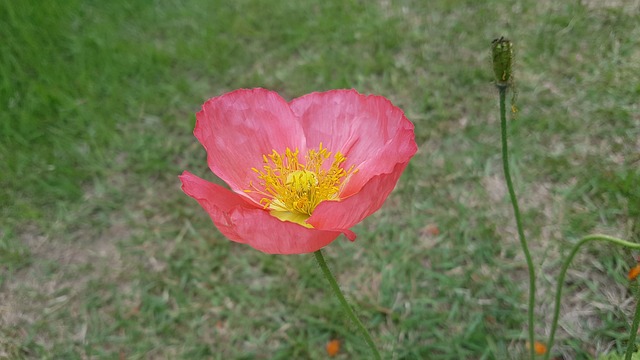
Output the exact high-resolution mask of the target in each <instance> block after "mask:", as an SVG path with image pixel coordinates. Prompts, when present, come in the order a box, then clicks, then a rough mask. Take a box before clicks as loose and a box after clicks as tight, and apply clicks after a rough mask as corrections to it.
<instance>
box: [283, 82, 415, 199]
mask: <svg viewBox="0 0 640 360" xmlns="http://www.w3.org/2000/svg"><path fill="white" fill-rule="evenodd" d="M290 106H291V109H292V110H293V112H294V113H295V114H296V115H297V116H298V117H300V121H301V123H302V127H303V128H304V132H305V136H306V140H307V147H308V148H316V147H317V146H318V144H319V143H322V144H323V146H324V147H326V148H327V149H329V150H330V151H332V152H334V153H335V152H337V151H340V152H341V153H342V154H343V155H345V156H346V158H347V161H346V162H345V165H344V166H345V168H348V167H350V166H351V165H355V167H356V168H357V169H358V172H357V173H355V174H354V175H353V176H352V177H351V178H350V180H349V182H348V184H347V185H346V186H345V188H344V189H343V191H342V193H341V197H346V196H350V195H352V194H354V193H356V192H358V191H359V190H360V188H361V187H362V186H364V184H366V183H367V182H368V181H369V180H370V179H371V178H372V177H374V176H376V175H379V174H388V173H391V172H393V171H394V169H395V167H396V165H397V164H399V163H407V162H408V161H409V159H410V158H411V157H412V156H413V155H414V154H415V153H416V151H417V149H418V147H417V145H416V142H415V140H414V132H413V124H412V123H411V122H410V121H409V120H408V119H407V118H406V117H405V115H404V113H403V112H402V110H400V109H399V108H397V107H396V106H394V105H393V104H392V103H391V102H390V101H389V100H387V99H385V98H384V97H382V96H375V95H369V96H364V95H361V94H359V93H358V92H357V91H355V90H332V91H327V92H322V93H311V94H308V95H305V96H302V97H299V98H297V99H294V100H292V101H291V102H290Z"/></svg>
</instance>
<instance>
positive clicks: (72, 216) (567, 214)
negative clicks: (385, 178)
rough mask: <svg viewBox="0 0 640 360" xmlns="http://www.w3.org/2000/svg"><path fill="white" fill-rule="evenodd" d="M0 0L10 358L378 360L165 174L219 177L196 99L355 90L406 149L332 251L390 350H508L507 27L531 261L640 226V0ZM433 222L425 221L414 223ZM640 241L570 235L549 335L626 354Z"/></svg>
mask: <svg viewBox="0 0 640 360" xmlns="http://www.w3.org/2000/svg"><path fill="white" fill-rule="evenodd" d="M583 3H584V4H581V3H580V2H571V3H570V4H569V3H567V4H563V5H556V4H554V3H553V2H546V1H543V2H538V1H522V2H520V3H519V4H516V5H509V6H506V5H505V4H504V3H503V2H498V1H487V2H474V1H462V0H459V1H445V0H437V1H429V2H423V1H415V0H404V1H399V2H376V3H374V2H360V1H325V2H320V3H316V4H313V3H312V2H299V1H280V2H273V1H265V0H240V1H234V2H222V1H212V2H211V1H202V0H194V1H190V2H179V1H170V0H161V1H155V2H143V1H134V2H131V1H124V0H117V1H108V2H97V1H73V0H71V1H64V2H44V3H42V2H36V1H23V2H1V3H0V38H2V46H0V101H1V103H2V104H3V106H2V108H3V111H1V112H0V204H2V206H1V207H0V358H3V357H6V358H9V359H21V358H27V359H41V358H51V359H59V358H65V359H76V358H78V359H79V358H100V359H102V358H104V359H112V358H118V357H122V358H127V359H138V358H145V359H147V358H154V359H155V358H167V359H175V358H183V359H197V358H214V359H324V358H326V354H325V352H324V345H325V344H326V343H327V342H328V341H329V340H330V339H332V338H338V339H340V340H341V341H342V349H341V352H340V355H339V356H338V357H337V358H338V359H367V358H369V355H368V352H367V351H368V350H367V347H366V344H365V343H364V340H363V339H361V338H360V337H359V336H358V335H357V332H356V329H355V327H353V326H352V325H350V324H348V323H347V322H346V321H345V318H344V316H343V315H342V313H341V312H340V310H339V304H338V303H337V301H336V300H335V299H334V298H332V296H331V292H330V289H329V288H328V287H327V284H326V283H325V280H324V278H323V277H322V274H321V272H320V269H318V267H317V265H316V264H315V260H314V259H313V256H312V255H311V254H308V255H300V256H273V255H265V254H262V253H259V252H256V251H254V250H252V249H250V248H248V247H246V246H242V245H238V244H235V243H231V242H229V241H227V240H225V239H224V238H223V237H222V236H221V235H220V234H219V233H218V232H217V231H216V230H215V229H214V227H213V225H212V224H211V221H210V220H209V218H208V217H207V215H206V214H205V213H204V212H203V211H202V210H201V209H200V207H199V206H198V205H197V204H196V203H195V202H194V201H192V200H191V199H190V198H188V197H187V196H185V195H184V194H183V193H182V192H181V191H180V190H179V182H178V180H177V175H178V174H180V173H181V172H182V170H185V169H188V170H190V171H192V172H194V173H196V174H198V175H200V176H204V177H207V178H208V179H210V180H216V179H215V177H214V176H213V175H212V174H210V173H209V171H208V169H207V166H206V160H205V153H204V151H203V149H202V148H201V146H200V145H199V144H198V143H197V141H196V140H195V138H194V137H193V136H192V134H191V133H192V130H193V125H194V120H195V119H194V115H193V114H194V113H195V112H196V111H197V110H198V109H199V107H200V105H201V104H202V102H203V101H204V100H206V99H207V98H209V97H212V96H216V95H219V94H222V93H224V92H226V91H229V90H232V89H236V88H240V87H258V86H260V87H266V88H269V89H274V90H277V91H278V92H280V93H281V94H282V95H283V96H285V97H286V98H289V99H291V98H294V97H297V96H300V95H303V94H305V93H308V92H311V91H319V90H327V89H332V88H344V87H347V88H351V87H353V88H356V89H357V90H359V91H360V92H362V93H376V94H380V95H383V96H386V97H388V98H390V99H391V100H392V101H393V102H394V103H395V104H396V105H398V106H400V107H401V108H402V109H403V110H404V111H405V113H406V114H407V116H408V117H409V119H411V120H412V121H413V122H414V123H415V125H416V138H417V139H416V140H417V142H418V146H419V148H420V151H419V153H418V154H417V155H416V156H415V158H414V159H413V160H412V162H411V163H410V165H409V167H408V168H407V170H406V172H405V174H404V175H403V177H402V178H401V180H400V183H399V185H398V187H397V189H396V191H395V192H394V194H393V195H392V196H391V197H390V199H389V200H388V201H387V203H386V205H385V206H384V208H383V209H382V210H381V211H379V212H378V213H376V214H374V215H373V216H372V217H371V218H369V219H367V220H365V221H364V222H363V223H362V224H360V225H358V226H356V227H355V228H354V230H355V231H356V232H357V233H358V235H359V238H358V240H357V241H356V242H355V243H350V242H349V241H347V240H345V239H343V238H341V239H339V240H337V241H336V242H334V243H333V244H331V245H330V246H329V247H327V249H326V252H325V256H326V259H327V261H328V263H329V266H330V267H331V268H332V269H333V271H334V273H335V275H336V277H337V279H338V281H339V282H340V284H341V286H342V288H343V290H344V291H345V292H346V294H347V295H348V297H349V298H350V299H351V300H352V302H353V303H354V304H356V306H357V308H358V312H359V314H360V316H361V317H362V320H363V322H364V323H365V325H366V326H367V327H368V328H369V329H370V330H371V332H372V335H373V337H374V339H375V340H376V341H377V342H378V344H379V348H380V350H381V352H382V353H383V354H384V357H385V358H393V359H506V358H513V359H520V358H522V357H523V354H524V342H525V338H526V324H525V321H526V303H525V301H526V296H527V289H526V286H525V284H526V283H527V281H526V268H525V265H524V261H523V258H522V255H521V253H520V251H519V244H518V242H517V238H516V233H515V224H514V221H513V218H512V217H511V210H510V207H509V206H510V205H509V203H508V199H507V197H506V189H505V187H504V185H503V184H504V182H503V181H502V173H501V163H500V157H499V156H500V147H499V138H500V137H499V122H498V105H497V93H496V91H495V89H494V88H493V86H492V84H491V76H492V74H491V64H490V63H489V61H490V59H489V46H490V42H491V40H492V39H493V38H495V37H497V36H500V35H505V36H507V37H508V38H510V39H511V40H512V41H513V42H514V45H515V49H516V52H517V53H516V54H517V62H516V66H515V71H516V85H517V89H518V92H519V96H518V107H519V109H520V111H519V113H518V115H517V119H516V120H514V121H511V122H510V123H509V126H510V130H509V131H510V136H511V138H510V139H511V149H512V154H511V160H512V166H513V170H514V174H513V176H514V182H515V186H516V192H517V193H518V194H519V195H520V203H521V207H522V211H523V216H524V219H523V220H524V226H525V229H526V232H527V234H528V237H529V241H530V243H531V245H532V252H533V256H534V262H535V263H536V264H537V265H538V266H539V268H538V269H539V271H538V273H539V274H540V278H539V281H538V285H539V288H540V289H539V299H540V303H539V304H538V307H537V309H536V310H537V315H538V316H537V320H538V323H537V329H536V333H537V334H538V337H539V339H540V340H544V339H545V338H546V336H547V334H548V330H549V324H548V321H549V320H550V317H551V316H550V314H551V310H552V304H551V303H552V298H551V296H552V292H553V289H554V278H555V275H556V274H557V272H558V268H559V266H560V263H561V255H562V254H563V253H566V251H567V250H568V249H569V247H570V245H571V243H572V242H573V241H575V239H577V238H578V237H580V236H582V235H586V234H588V233H590V232H595V231H598V232H606V233H609V234H612V235H617V236H620V237H623V238H626V239H629V240H634V241H638V240H640V224H639V221H638V219H640V185H639V184H640V151H639V149H640V143H639V142H638V141H639V140H638V139H640V117H639V114H640V108H639V105H638V99H639V98H640V85H639V84H640V83H639V82H638V81H637V75H636V74H638V73H640V62H638V58H640V52H639V50H638V49H640V40H638V39H640V28H639V27H638V26H637V23H638V19H639V18H640V10H639V9H638V7H637V5H635V7H634V5H629V4H627V3H625V2H619V4H616V2H611V4H612V5H601V4H600V2H598V1H583ZM429 224H435V225H437V227H438V228H439V229H440V233H439V235H431V234H429V233H428V231H425V228H426V226H427V225H429ZM634 262H635V261H634V259H633V256H632V254H630V253H628V252H626V251H624V250H620V249H612V248H609V247H607V246H603V245H596V246H592V247H590V248H589V249H586V250H584V251H583V252H582V253H581V254H580V255H579V256H578V258H577V259H576V262H575V265H574V267H573V269H574V270H573V272H570V273H569V276H568V286H567V288H566V290H565V300H564V308H563V317H562V319H561V322H562V325H563V327H561V328H560V331H559V333H558V337H557V347H556V349H555V352H556V354H557V355H558V356H564V358H565V359H588V358H593V357H594V356H596V355H597V354H603V353H607V352H613V351H622V350H623V349H624V348H625V346H626V338H627V334H626V330H627V329H628V327H629V324H630V314H631V313H632V310H633V309H632V305H633V303H632V302H630V301H628V300H629V299H630V298H631V297H632V292H631V290H629V284H628V282H627V280H626V271H628V269H629V267H630V266H631V265H633V264H634Z"/></svg>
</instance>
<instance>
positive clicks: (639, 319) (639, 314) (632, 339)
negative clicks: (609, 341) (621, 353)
mask: <svg viewBox="0 0 640 360" xmlns="http://www.w3.org/2000/svg"><path fill="white" fill-rule="evenodd" d="M638 323H640V291H639V292H638V298H637V299H636V312H635V314H634V315H633V322H632V323H631V332H630V333H629V343H628V344H627V354H626V355H625V357H624V360H631V355H633V350H634V348H635V345H636V335H637V334H638Z"/></svg>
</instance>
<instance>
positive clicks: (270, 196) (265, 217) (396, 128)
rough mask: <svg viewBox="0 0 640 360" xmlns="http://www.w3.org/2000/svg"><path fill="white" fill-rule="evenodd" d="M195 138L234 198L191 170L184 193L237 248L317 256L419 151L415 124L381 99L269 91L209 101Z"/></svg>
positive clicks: (383, 194)
mask: <svg viewBox="0 0 640 360" xmlns="http://www.w3.org/2000/svg"><path fill="white" fill-rule="evenodd" d="M193 133H194V135H195V136H196V138H198V140H199V141H200V143H201V144H202V145H203V146H204V148H205V150H206V151H207V163H208V164H209V168H210V169H211V171H213V172H214V173H215V174H216V175H217V176H218V177H220V179H222V180H223V181H224V182H226V183H227V184H228V185H229V187H230V189H231V190H227V189H226V188H224V187H222V186H220V185H217V184H213V183H210V182H208V181H205V180H203V179H201V178H199V177H197V176H195V175H193V174H191V173H189V172H187V171H185V172H184V173H183V174H182V175H181V176H180V180H181V181H182V190H183V191H184V192H185V193H186V194H187V195H189V196H191V197H192V198H194V199H196V200H197V201H198V203H200V205H201V206H202V207H203V208H204V210H205V211H206V212H207V213H208V214H209V216H210V217H211V219H212V220H213V222H214V224H215V225H216V226H217V228H218V229H219V230H220V232H221V233H222V234H224V235H225V236H226V237H228V238H229V239H230V240H232V241H235V242H239V243H244V244H248V245H249V246H251V247H253V248H255V249H258V250H260V251H263V252H265V253H270V254H301V253H309V252H314V251H316V250H319V249H321V248H322V247H324V246H326V245H328V244H329V243H331V242H332V241H333V240H335V239H336V238H337V237H338V236H339V235H340V234H344V235H345V236H346V237H347V238H349V239H350V240H352V241H353V240H355V238H356V234H355V233H354V232H352V231H351V230H349V228H350V227H352V226H354V225H355V224H357V223H359V222H360V221H362V220H363V219H364V218H365V217H367V216H369V215H371V214H372V213H373V212H375V211H377V210H378V209H379V208H380V207H381V206H382V203H383V202H384V201H385V199H386V198H387V196H388V195H389V193H391V191H392V190H393V188H394V186H395V184H396V182H397V181H398V178H399V177H400V174H401V173H402V171H403V170H404V168H405V167H406V166H407V163H408V162H409V159H411V157H412V156H413V155H414V154H415V152H416V151H417V146H416V142H415V140H414V132H413V124H412V123H411V122H410V121H409V120H407V118H406V117H405V116H404V113H403V112H402V110H400V109H399V108H397V107H395V106H394V105H393V104H391V102H390V101H389V100H387V99H385V98H384V97H381V96H373V95H372V96H364V95H361V94H359V93H358V92H356V91H355V90H332V91H327V92H320V93H317V92H315V93H311V94H308V95H305V96H302V97H299V98H297V99H294V100H292V101H291V102H289V103H287V102H286V101H285V100H284V99H283V98H282V97H280V95H278V94H277V93H275V92H272V91H268V90H265V89H251V90H246V89H241V90H236V91H232V92H230V93H227V94H224V95H222V96H218V97H215V98H212V99H209V100H208V101H207V102H205V103H204V105H203V106H202V110H201V111H200V112H198V113H197V114H196V127H195V130H194V132H193Z"/></svg>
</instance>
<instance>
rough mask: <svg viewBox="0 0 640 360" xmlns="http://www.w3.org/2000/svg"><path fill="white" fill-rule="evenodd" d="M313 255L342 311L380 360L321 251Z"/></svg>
mask: <svg viewBox="0 0 640 360" xmlns="http://www.w3.org/2000/svg"><path fill="white" fill-rule="evenodd" d="M313 254H314V255H315V256H316V260H317V261H318V265H320V269H322V273H323V274H324V277H326V278H327V280H328V281H329V285H331V289H332V290H333V293H334V294H335V295H336V297H337V298H338V300H339V301H340V305H342V309H344V311H345V312H346V313H347V315H348V316H349V317H350V318H351V320H352V321H353V322H354V323H355V324H356V326H357V327H358V330H360V332H361V333H362V335H363V336H364V340H365V341H366V342H367V344H368V345H369V347H370V348H371V351H372V352H373V354H374V356H375V358H376V359H378V360H381V359H382V357H381V356H380V353H379V352H378V349H377V348H376V345H375V344H374V342H373V338H372V337H371V334H369V331H367V329H366V328H365V327H364V325H363V324H362V322H361V321H360V319H358V317H357V316H356V314H355V312H354V311H353V308H352V307H351V305H349V303H348V302H347V299H345V297H344V294H343V293H342V291H341V290H340V286H338V282H337V281H336V278H335V277H334V276H333V274H332V273H331V270H329V267H328V266H327V263H326V261H324V256H322V250H318V251H316V252H314V253H313Z"/></svg>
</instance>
